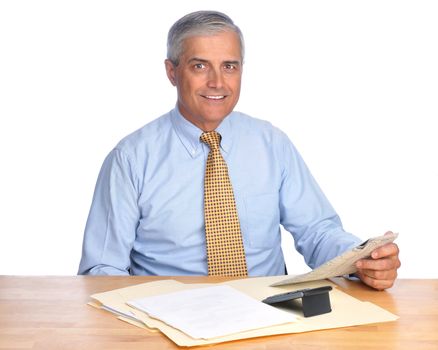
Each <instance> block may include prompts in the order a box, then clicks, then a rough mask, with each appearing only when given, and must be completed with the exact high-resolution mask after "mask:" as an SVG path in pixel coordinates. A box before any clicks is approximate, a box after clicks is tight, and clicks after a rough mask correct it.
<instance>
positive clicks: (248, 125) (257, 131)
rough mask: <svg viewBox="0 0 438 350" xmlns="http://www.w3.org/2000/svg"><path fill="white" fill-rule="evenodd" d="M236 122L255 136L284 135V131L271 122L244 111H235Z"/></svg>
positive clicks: (244, 130) (240, 127)
mask: <svg viewBox="0 0 438 350" xmlns="http://www.w3.org/2000/svg"><path fill="white" fill-rule="evenodd" d="M232 123H234V124H235V125H236V126H237V127H238V128H239V129H240V130H241V131H242V132H246V133H248V134H249V135H253V136H256V137H257V136H265V137H268V136H270V137H276V138H278V137H280V136H281V137H283V136H285V134H284V132H283V131H282V130H280V129H279V128H278V127H277V126H275V125H273V124H272V123H271V122H269V121H267V120H264V119H260V118H257V117H253V116H250V115H248V114H245V113H242V112H233V120H232Z"/></svg>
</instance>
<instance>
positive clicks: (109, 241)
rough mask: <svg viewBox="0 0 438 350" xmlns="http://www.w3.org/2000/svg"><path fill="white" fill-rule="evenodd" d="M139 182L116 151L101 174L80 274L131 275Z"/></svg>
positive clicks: (120, 153)
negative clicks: (131, 255) (131, 256)
mask: <svg viewBox="0 0 438 350" xmlns="http://www.w3.org/2000/svg"><path fill="white" fill-rule="evenodd" d="M137 187H138V181H136V176H135V169H134V168H133V166H132V164H131V162H130V160H129V158H128V157H127V155H126V154H125V153H123V152H122V151H120V150H118V149H114V150H113V151H112V152H111V153H110V154H109V155H108V157H107V158H106V159H105V161H104V163H103V165H102V169H101V171H100V174H99V177H98V180H97V184H96V189H95V192H94V196H93V202H92V205H91V209H90V214H89V216H88V220H87V225H86V228H85V235H84V242H83V248H82V259H81V263H80V266H79V271H78V273H79V274H92V275H128V274H129V268H130V253H131V249H132V246H133V243H134V240H135V235H136V228H137V225H138V221H139V216H140V215H139V209H138V206H137V200H138V189H137Z"/></svg>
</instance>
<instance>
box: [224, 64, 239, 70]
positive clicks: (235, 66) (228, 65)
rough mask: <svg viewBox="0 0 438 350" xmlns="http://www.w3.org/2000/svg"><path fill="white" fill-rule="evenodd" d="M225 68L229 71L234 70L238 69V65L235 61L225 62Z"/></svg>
mask: <svg viewBox="0 0 438 350" xmlns="http://www.w3.org/2000/svg"><path fill="white" fill-rule="evenodd" d="M224 69H225V70H226V71H227V72H233V71H235V70H237V65H235V64H233V63H226V64H224Z"/></svg>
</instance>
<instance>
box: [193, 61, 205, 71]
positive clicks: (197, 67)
mask: <svg viewBox="0 0 438 350" xmlns="http://www.w3.org/2000/svg"><path fill="white" fill-rule="evenodd" d="M193 68H194V69H196V70H200V69H204V68H205V64H204V63H196V64H194V65H193Z"/></svg>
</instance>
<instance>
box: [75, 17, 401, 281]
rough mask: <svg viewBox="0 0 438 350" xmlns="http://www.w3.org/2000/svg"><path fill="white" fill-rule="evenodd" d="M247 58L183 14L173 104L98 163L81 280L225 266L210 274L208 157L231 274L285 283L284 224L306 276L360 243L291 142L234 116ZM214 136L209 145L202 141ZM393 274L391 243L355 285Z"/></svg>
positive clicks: (227, 38) (212, 25)
mask: <svg viewBox="0 0 438 350" xmlns="http://www.w3.org/2000/svg"><path fill="white" fill-rule="evenodd" d="M243 58H244V44H243V37H242V34H241V32H240V30H239V28H238V27H237V26H236V25H235V24H234V23H233V22H232V20H231V19H230V18H229V17H227V16H226V15H224V14H222V13H218V12H211V11H200V12H195V13H191V14H188V15H186V16H184V17H183V18H181V19H180V20H179V21H177V22H176V23H175V24H174V25H173V26H172V28H171V29H170V31H169V35H168V53H167V59H166V60H165V67H166V72H167V76H168V78H169V80H170V82H171V83H172V84H173V85H174V86H176V89H177V95H178V98H177V106H176V108H174V109H173V110H172V111H170V112H169V113H167V114H165V115H163V116H161V117H160V118H158V119H156V120H154V121H152V122H150V123H149V124H147V125H146V126H144V127H143V128H141V129H139V130H138V131H136V132H134V133H133V134H131V135H129V136H127V137H126V138H124V139H123V140H122V141H121V142H120V143H119V144H118V145H117V146H116V147H115V148H114V149H113V150H112V151H111V153H110V154H109V155H108V157H107V158H106V159H105V161H104V164H103V166H102V169H101V172H100V174H99V178H98V181H97V185H96V190H95V193H94V198H93V203H92V206H91V210H90V215H89V218H88V221H87V226H86V230H85V237H84V245H83V254H82V260H81V263H80V267H79V273H80V274H111V275H112V274H134V275H205V274H207V273H209V274H215V273H212V271H213V272H214V271H217V270H215V269H219V270H220V269H221V268H222V267H221V265H225V264H227V265H228V264H229V265H233V264H234V263H235V262H234V261H232V260H233V259H234V258H230V259H231V262H230V261H227V262H225V260H224V262H222V260H221V262H220V263H219V264H218V263H216V267H211V265H212V264H213V263H214V261H215V259H216V258H214V257H213V256H214V254H216V253H214V252H215V251H216V248H212V247H213V245H215V244H216V247H217V246H218V245H219V246H221V247H222V246H223V245H226V246H228V243H226V244H224V243H223V242H221V240H223V239H224V238H223V237H225V236H223V237H222V236H221V235H219V236H216V238H217V241H215V243H212V241H214V239H212V238H211V237H212V235H213V236H214V234H215V230H216V229H217V228H213V229H212V228H211V224H212V222H213V223H217V222H218V221H217V219H216V218H214V217H212V216H211V213H209V212H208V207H209V205H210V203H211V198H210V197H208V196H209V195H210V196H211V193H212V192H209V191H211V189H210V183H211V182H213V183H215V181H216V180H211V181H210V180H209V176H212V175H211V171H210V170H209V169H210V168H209V164H210V157H217V158H215V159H219V160H218V162H219V163H217V164H220V166H221V167H222V168H223V169H225V170H223V172H222V173H221V175H220V176H222V177H221V180H217V181H227V184H229V183H230V181H231V184H229V185H227V186H229V188H230V191H228V192H231V193H227V196H228V197H227V199H223V198H222V197H220V198H219V199H216V202H215V204H214V205H217V206H221V205H223V202H224V201H227V205H226V206H227V209H226V210H224V212H226V213H225V214H223V216H222V218H221V219H219V222H220V223H219V224H220V225H223V226H222V228H221V230H222V229H223V227H226V228H225V229H223V230H224V231H223V232H224V235H225V234H230V235H231V236H230V237H231V238H229V239H230V240H232V241H233V242H234V243H233V244H232V245H235V246H236V247H237V250H239V251H240V253H238V254H244V255H243V261H240V262H239V263H238V264H237V265H239V266H240V267H239V268H242V270H241V271H243V272H239V273H238V274H239V275H240V274H241V275H245V274H246V272H248V274H249V275H252V276H263V275H280V274H284V271H285V268H284V266H285V263H284V258H283V253H282V251H281V246H280V245H281V235H280V225H282V226H283V227H284V228H285V229H286V230H287V231H289V232H290V233H291V234H292V235H293V238H294V241H295V247H296V249H297V250H298V251H299V252H300V253H301V254H303V256H304V258H305V260H306V263H307V264H308V265H309V266H310V267H312V268H314V267H316V266H319V265H321V264H323V263H324V262H326V261H328V260H330V259H332V258H334V257H335V256H337V255H339V254H341V253H342V252H344V251H346V250H347V249H350V248H352V247H353V246H356V245H357V244H359V243H360V239H359V238H357V237H355V236H353V235H352V234H350V233H347V232H345V231H344V230H343V228H342V225H341V222H340V219H339V217H338V215H337V214H336V213H335V211H334V210H333V208H332V207H331V205H330V203H329V202H328V200H327V199H326V197H325V196H324V194H323V193H322V192H321V190H320V188H319V187H318V185H317V183H316V182H315V180H314V179H313V177H312V175H311V174H310V172H309V170H308V169H307V167H306V165H305V163H304V162H303V160H302V159H301V157H300V155H299V154H298V152H297V151H296V149H295V148H294V146H293V145H292V143H291V142H290V141H289V139H288V138H287V136H286V135H285V134H284V133H282V132H281V131H280V130H278V129H277V128H275V127H273V126H272V125H271V124H269V123H268V122H265V121H261V120H258V119H254V118H251V117H249V116H247V115H245V114H242V113H238V112H235V111H233V109H234V107H235V105H236V103H237V101H238V99H239V95H240V86H241V77H242V69H243V66H242V64H243ZM211 137H213V138H215V139H216V141H217V146H213V145H212V144H210V143H209V141H208V140H207V139H208V138H211ZM219 142H220V146H219ZM215 147H216V148H215ZM211 162H213V161H211ZM214 162H216V161H214ZM206 163H207V166H206ZM214 176H217V175H214ZM224 179H225V180H224ZM221 183H222V182H221ZM203 185H205V188H204V186H203ZM221 186H222V185H221ZM220 195H222V194H220ZM204 196H205V197H204ZM213 201H214V199H213ZM228 202H229V203H228ZM228 204H230V205H228ZM231 207H233V208H231ZM204 209H205V213H204ZM236 209H237V213H236ZM220 210H222V209H220ZM220 210H219V209H217V211H220ZM228 210H234V211H233V213H234V214H229V212H228ZM214 211H216V209H214ZM235 214H236V215H235ZM232 220H236V221H235V222H234V221H232ZM230 222H233V224H232V225H230V224H229V223H230ZM229 226H232V230H228V228H229ZM228 231H230V232H231V231H232V232H231V233H228ZM206 232H207V234H206ZM221 232H222V231H221ZM227 237H228V236H227ZM225 240H226V241H227V242H228V238H226V239H225ZM221 249H228V248H223V247H222V248H221ZM233 249H234V248H233ZM223 251H224V250H223ZM221 254H222V253H221ZM221 254H219V257H218V259H221ZM227 254H228V253H227ZM229 254H230V256H234V254H235V253H234V250H233V252H231V253H229ZM239 256H241V255H239ZM236 259H237V260H238V259H240V258H236ZM236 259H235V260H236ZM399 266H400V261H399V258H398V247H397V245H395V244H388V245H385V246H383V247H381V248H379V249H376V250H375V251H374V252H373V255H372V258H370V259H366V260H362V261H360V262H359V263H358V268H359V272H358V276H359V278H360V279H361V280H362V281H363V282H364V283H366V284H368V285H370V286H372V287H373V288H376V289H385V288H389V287H391V286H392V284H393V283H394V280H395V279H396V276H397V269H398V267H399ZM218 274H221V273H218ZM224 274H225V275H227V274H228V273H224ZM231 274H232V273H231Z"/></svg>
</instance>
